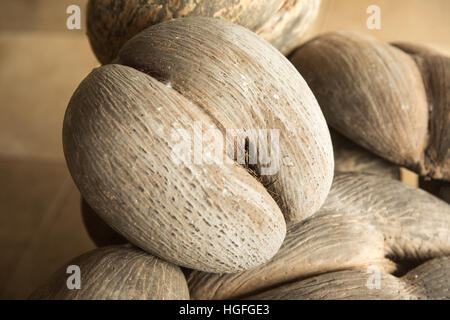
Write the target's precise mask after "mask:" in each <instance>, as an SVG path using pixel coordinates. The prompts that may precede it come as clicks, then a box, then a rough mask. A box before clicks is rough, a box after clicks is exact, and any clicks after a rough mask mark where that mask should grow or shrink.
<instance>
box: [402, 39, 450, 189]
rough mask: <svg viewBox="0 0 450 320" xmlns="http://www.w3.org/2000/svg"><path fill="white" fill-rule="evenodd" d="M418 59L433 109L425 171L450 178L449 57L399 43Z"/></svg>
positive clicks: (431, 111)
mask: <svg viewBox="0 0 450 320" xmlns="http://www.w3.org/2000/svg"><path fill="white" fill-rule="evenodd" d="M395 46H397V47H398V48H400V49H402V50H403V51H405V52H406V53H408V54H410V55H411V57H413V58H414V60H415V61H416V64H417V66H418V67H419V70H420V72H421V74H422V79H423V81H424V84H425V89H426V91H427V97H428V108H429V111H430V123H429V128H428V130H429V136H430V139H429V142H428V146H427V148H426V150H425V162H424V164H423V165H424V166H425V168H424V171H425V172H429V175H430V176H432V177H435V178H437V179H447V180H449V179H450V58H449V57H446V56H443V55H441V54H439V53H438V52H434V51H433V50H431V49H428V48H426V47H422V46H418V45H413V44H408V43H397V44H395Z"/></svg>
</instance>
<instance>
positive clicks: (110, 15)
mask: <svg viewBox="0 0 450 320" xmlns="http://www.w3.org/2000/svg"><path fill="white" fill-rule="evenodd" d="M319 6H320V0H298V1H291V0H265V1H261V0H237V1H231V0H199V1H195V2H194V1H190V0H178V1H173V0H145V1H140V0H90V1H89V3H88V11H87V12H88V13H87V15H88V16H87V34H88V36H89V40H90V43H91V46H92V48H93V50H94V53H95V54H96V56H97V57H98V59H99V60H100V62H101V63H103V64H106V63H110V62H111V61H112V60H113V59H114V58H115V57H116V55H117V53H118V52H119V50H120V48H121V47H122V46H123V45H124V44H125V42H127V41H128V40H129V39H131V38H132V37H133V36H135V35H136V34H138V33H139V32H141V31H142V30H144V29H145V28H147V27H149V26H152V25H154V24H157V23H160V22H163V21H166V20H170V19H174V18H182V17H189V16H204V17H211V18H220V19H223V20H226V21H230V22H233V23H236V24H240V25H242V26H244V27H246V28H248V29H250V30H252V31H254V32H256V33H257V34H259V35H261V36H262V37H263V38H264V39H266V40H267V41H269V42H271V43H272V44H273V45H274V46H276V47H277V48H278V49H279V50H281V51H282V52H283V53H287V52H289V51H290V50H292V49H293V48H295V47H296V46H298V45H299V43H300V41H301V40H302V35H303V34H304V33H305V31H306V30H307V29H308V28H309V26H310V25H311V24H312V22H313V21H314V19H315V18H316V16H317V13H318V11H319Z"/></svg>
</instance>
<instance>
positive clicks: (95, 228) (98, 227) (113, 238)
mask: <svg viewBox="0 0 450 320" xmlns="http://www.w3.org/2000/svg"><path fill="white" fill-rule="evenodd" d="M81 216H82V218H83V223H84V226H85V228H86V231H87V233H88V234H89V237H90V238H91V239H92V241H93V242H94V243H95V245H96V246H97V247H105V246H110V245H118V244H125V243H127V242H128V241H127V239H125V238H124V237H122V236H121V235H120V234H119V233H117V232H116V231H115V230H114V229H112V228H111V227H110V226H108V225H107V224H106V223H105V222H104V221H103V220H102V219H101V218H100V217H99V216H98V215H97V213H96V212H95V211H94V210H93V209H92V208H91V207H90V206H89V205H88V203H87V202H86V201H85V200H84V199H81Z"/></svg>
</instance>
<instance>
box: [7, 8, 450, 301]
mask: <svg viewBox="0 0 450 320" xmlns="http://www.w3.org/2000/svg"><path fill="white" fill-rule="evenodd" d="M86 2H87V0H69V1H66V0H1V1H0V99H1V100H0V299H24V298H27V296H28V295H29V294H30V293H31V292H32V291H33V290H34V289H35V288H36V287H37V286H39V285H40V284H42V283H43V282H44V281H45V280H46V279H47V278H48V277H49V276H50V275H51V274H52V273H53V272H54V271H56V270H57V269H58V267H60V266H61V265H62V264H63V263H65V262H67V261H68V260H70V259H71V258H73V257H75V256H77V255H79V254H81V253H83V252H86V251H88V250H90V249H92V248H94V244H93V243H92V241H91V240H90V239H89V237H88V235H87V233H86V231H85V230H84V227H83V224H82V220H81V214H80V195H79V193H78V191H77V189H76V187H75V185H74V184H73V182H72V180H71V178H70V175H69V173H68V170H67V168H66V165H65V162H64V155H63V151H62V143H61V132H62V123H63V117H64V112H65V109H66V107H67V104H68V101H69V99H70V97H71V95H72V93H73V91H74V90H75V88H76V87H77V85H78V84H79V83H80V82H81V80H82V79H83V78H84V77H85V76H86V75H87V74H88V73H89V72H90V71H91V70H92V68H94V67H96V66H98V62H97V60H96V58H95V56H94V54H93V53H92V51H91V49H90V46H89V42H88V39H87V36H86V34H85V33H86V28H85V20H84V19H85V16H86V11H85V6H86ZM72 4H75V5H79V6H80V7H81V17H82V28H81V30H68V29H67V28H66V19H67V18H68V16H69V15H68V14H66V8H67V7H68V6H69V5H72ZM370 5H377V6H379V7H380V9H381V29H380V30H368V29H367V26H366V20H367V18H368V17H369V15H368V14H367V13H366V10H367V7H368V6H370ZM449 12H450V1H449V0H428V1H424V0H395V1H394V0H384V1H375V0H322V5H321V9H320V13H319V16H318V18H317V20H316V22H315V24H314V25H313V27H312V28H311V30H310V31H309V33H308V34H307V36H306V37H305V41H306V40H307V39H309V38H311V37H313V36H315V35H317V34H319V33H323V32H326V31H331V30H339V29H348V30H358V31H361V32H365V33H368V34H371V35H373V36H375V37H377V38H379V39H381V40H385V41H395V40H403V41H413V42H417V43H422V44H426V45H429V46H431V47H433V48H435V49H437V50H439V51H441V52H442V53H445V54H448V55H450V37H449V32H450V19H449V18H448V13H449ZM403 179H404V181H405V182H407V183H410V184H413V185H414V184H415V183H416V181H415V180H416V177H415V176H414V175H413V174H411V173H408V172H406V171H404V172H403Z"/></svg>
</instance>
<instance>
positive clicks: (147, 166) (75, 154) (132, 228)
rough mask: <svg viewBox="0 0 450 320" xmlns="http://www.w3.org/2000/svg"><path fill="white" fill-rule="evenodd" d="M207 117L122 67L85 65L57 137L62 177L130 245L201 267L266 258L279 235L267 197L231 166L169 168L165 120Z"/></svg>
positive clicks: (222, 267)
mask: <svg viewBox="0 0 450 320" xmlns="http://www.w3.org/2000/svg"><path fill="white" fill-rule="evenodd" d="M194 121H201V122H202V123H203V124H204V125H205V126H207V127H209V128H211V126H212V127H213V128H216V127H215V125H214V123H213V121H212V120H211V119H210V117H209V116H208V115H207V114H206V113H205V112H204V111H203V110H201V109H200V108H198V107H196V106H195V105H194V104H192V103H190V102H189V100H187V99H186V98H184V97H183V96H182V95H180V94H178V93H177V92H176V91H174V90H173V89H170V88H167V87H166V86H165V85H164V84H162V83H161V82H158V81H157V80H155V79H153V78H151V77H149V76H147V75H146V74H144V73H142V72H139V71H137V70H135V69H132V68H130V67H125V66H121V65H107V66H104V67H101V68H98V69H96V70H94V71H93V72H92V73H91V74H90V75H89V76H88V77H87V78H86V79H85V80H84V81H83V82H82V83H81V85H80V86H79V88H78V89H77V91H76V92H75V94H74V95H73V97H72V99H71V102H70V104H69V107H68V109H67V112H66V116H65V121H64V129H63V132H64V133H63V138H64V139H63V142H64V151H65V155H66V160H67V164H68V167H69V169H70V172H71V174H72V177H73V179H74V181H75V183H76V185H77V186H78V188H79V189H80V192H81V194H82V195H83V197H84V199H85V200H86V201H87V202H88V203H89V205H90V206H91V207H92V208H93V209H94V210H95V212H97V213H98V214H99V216H100V217H101V218H102V219H103V220H104V221H105V222H106V223H108V224H109V225H110V226H112V227H113V228H114V229H115V230H117V231H119V232H120V233H121V235H123V236H124V237H125V238H127V239H128V240H129V241H130V242H132V243H134V244H135V245H137V246H139V247H140V248H142V249H144V250H146V251H148V252H150V253H154V254H155V255H157V256H159V257H161V258H164V259H165V260H167V261H169V262H173V263H175V264H177V265H181V266H186V267H189V268H193V269H199V270H209V271H211V272H214V271H215V272H218V271H222V272H232V271H236V270H245V269H247V268H250V267H252V266H256V265H258V264H261V263H263V262H265V261H267V259H269V258H270V257H271V256H273V255H274V254H275V253H276V252H277V250H278V248H279V246H280V245H281V243H282V241H283V239H284V235H285V223H284V219H283V215H282V213H281V212H280V210H279V208H278V206H277V205H276V203H275V201H274V200H273V199H272V198H271V197H270V195H269V194H268V193H267V191H266V190H265V189H264V187H263V186H262V185H261V184H260V183H259V182H258V181H257V180H256V179H255V178H253V177H252V176H250V175H249V174H248V173H247V171H246V170H245V169H244V168H242V167H240V166H238V165H235V164H232V165H226V164H223V165H221V166H220V165H218V164H213V165H206V164H196V163H195V162H189V163H180V164H177V163H176V162H175V161H174V160H173V159H172V157H173V148H174V147H175V145H174V143H173V142H172V141H171V126H172V125H173V124H177V123H179V124H182V125H183V126H184V127H186V128H189V129H191V127H192V126H193V124H194Z"/></svg>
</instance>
